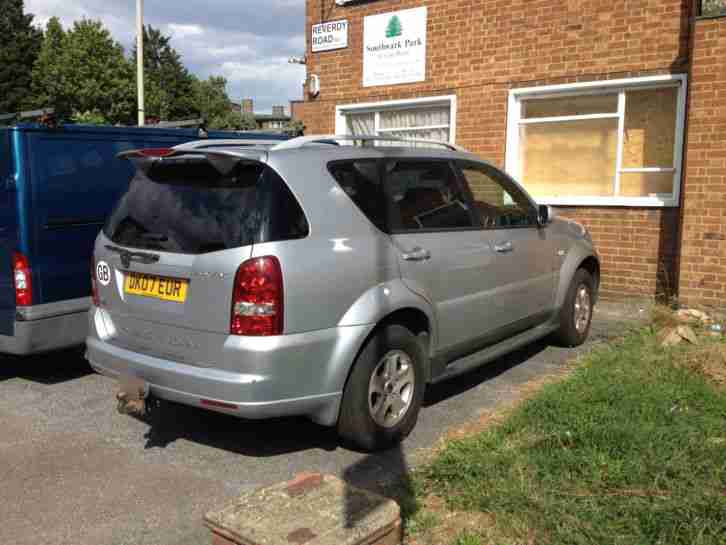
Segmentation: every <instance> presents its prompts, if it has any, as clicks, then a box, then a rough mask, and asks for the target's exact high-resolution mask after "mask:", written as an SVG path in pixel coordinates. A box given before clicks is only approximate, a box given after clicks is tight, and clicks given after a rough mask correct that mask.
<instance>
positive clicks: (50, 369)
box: [0, 348, 93, 385]
mask: <svg viewBox="0 0 726 545" xmlns="http://www.w3.org/2000/svg"><path fill="white" fill-rule="evenodd" d="M83 353H84V349H83V348H72V349H68V350H62V351H57V352H49V353H47V354H38V355H34V356H8V355H3V356H0V382H2V381H5V380H9V379H13V378H20V379H24V380H30V381H33V382H38V383H40V384H48V385H52V384H60V383H63V382H68V381H71V380H76V379H79V378H82V377H85V376H87V375H90V374H91V373H93V369H91V367H90V366H89V365H88V362H87V361H86V359H85V358H84V357H83Z"/></svg>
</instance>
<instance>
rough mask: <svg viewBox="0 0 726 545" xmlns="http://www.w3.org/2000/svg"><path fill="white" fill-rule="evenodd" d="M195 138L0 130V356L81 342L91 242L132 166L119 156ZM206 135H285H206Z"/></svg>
mask: <svg viewBox="0 0 726 545" xmlns="http://www.w3.org/2000/svg"><path fill="white" fill-rule="evenodd" d="M198 138H199V132H198V130H197V129H162V128H141V127H95V126H86V125H61V126H60V127H58V128H47V127H43V126H41V125H37V124H23V125H16V126H13V127H9V128H0V353H8V354H34V353H38V352H46V351H49V350H54V349H58V348H64V347H69V346H74V345H78V344H82V343H83V341H84V340H85V337H86V333H87V329H88V323H87V322H88V319H87V310H88V308H89V307H90V302H91V298H90V294H91V286H90V276H89V275H90V269H89V267H90V262H91V254H92V250H93V242H94V240H95V239H96V235H97V234H98V231H99V230H100V229H101V227H102V226H103V223H104V221H105V218H106V215H107V214H108V213H109V212H110V210H111V208H112V206H113V205H114V203H115V202H116V200H117V199H118V198H119V196H120V195H121V194H122V193H123V192H124V191H125V190H126V188H127V187H128V183H129V181H130V180H131V178H132V176H133V167H132V165H131V164H130V163H129V162H128V161H120V160H118V159H116V155H117V154H118V153H120V152H122V151H126V150H129V149H136V148H168V147H172V146H175V145H178V144H182V143H185V142H189V141H192V140H197V139H198ZM207 138H210V139H221V138H223V139H228V140H235V141H237V140H255V141H256V142H259V141H260V140H284V139H286V138H287V137H286V136H283V135H280V134H261V133H231V132H221V131H210V132H209V133H208V134H207Z"/></svg>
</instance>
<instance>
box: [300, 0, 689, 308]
mask: <svg viewBox="0 0 726 545" xmlns="http://www.w3.org/2000/svg"><path fill="white" fill-rule="evenodd" d="M690 4H691V2H690V0H639V1H637V2H635V1H630V0H510V1H508V2H503V1H501V0H428V1H415V0H386V1H376V2H369V3H362V4H354V5H351V6H347V7H338V6H336V5H335V2H334V0H308V1H307V26H306V36H307V38H308V41H309V37H310V26H311V25H312V24H314V23H317V22H320V21H331V20H335V19H347V20H348V21H349V23H350V33H349V47H348V48H347V49H343V50H338V51H331V52H324V53H316V54H313V53H312V52H311V50H310V44H309V43H308V51H307V57H308V64H307V70H308V73H312V74H317V75H318V76H320V88H321V91H320V95H319V96H318V97H317V98H315V99H310V98H309V97H308V100H307V101H306V102H305V103H304V104H302V105H300V106H299V107H298V108H296V111H297V112H298V114H297V115H299V116H300V118H301V119H303V121H304V123H305V125H306V133H307V134H315V133H332V132H334V131H335V106H336V105H339V104H349V103H355V102H378V101H384V100H394V99H403V98H413V97H421V96H435V95H450V94H455V95H456V96H457V117H456V119H457V131H456V142H457V143H458V144H460V145H462V146H465V147H466V148H468V149H470V150H471V151H473V152H474V153H476V154H478V155H479V156H481V157H483V158H485V159H488V160H490V161H492V162H493V163H495V164H497V165H499V166H504V160H505V149H506V122H507V98H508V93H509V90H510V89H512V88H514V87H522V86H533V85H550V84H557V83H568V82H575V81H592V80H600V79H615V78H623V77H636V76H643V75H654V74H662V73H673V72H676V73H682V72H684V71H686V70H687V68H688V47H689V28H690V27H689V16H688V14H689V6H690ZM423 5H425V6H428V45H427V52H428V59H427V67H426V76H427V79H426V81H425V82H422V83H416V84H404V85H395V86H387V87H367V88H364V87H363V86H362V81H363V73H362V71H363V66H362V58H363V53H362V47H363V46H362V40H363V35H362V34H363V17H364V16H367V15H372V14H375V13H386V12H389V11H395V10H399V9H407V8H412V7H418V6H423ZM566 215H568V216H571V217H574V218H576V219H578V220H580V221H582V222H583V223H585V224H586V225H588V226H589V227H590V228H591V231H592V233H593V238H594V239H595V242H596V244H597V245H598V249H599V250H600V252H601V255H602V257H603V267H604V268H603V291H604V293H605V294H606V295H611V296H615V295H644V296H653V295H656V293H657V292H658V291H659V290H661V289H664V288H668V289H673V288H674V287H675V286H673V283H674V281H673V280H671V279H667V280H664V281H662V282H661V281H659V280H658V274H657V271H658V270H659V269H662V270H663V271H669V272H668V274H669V275H673V274H674V269H675V265H674V263H673V255H674V253H675V240H676V239H675V237H676V233H677V231H678V213H677V211H674V210H672V209H671V210H661V209H656V210H652V209H633V208H609V207H601V208H592V207H587V208H568V209H567V210H566ZM614 231H617V232H614Z"/></svg>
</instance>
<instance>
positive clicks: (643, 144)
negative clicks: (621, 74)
mask: <svg viewBox="0 0 726 545" xmlns="http://www.w3.org/2000/svg"><path fill="white" fill-rule="evenodd" d="M685 79H686V76H684V75H674V76H656V77H652V78H639V79H633V80H617V81H601V82H593V83H584V84H583V83H577V84H572V85H558V86H553V87H545V88H529V89H516V90H513V91H512V92H511V93H510V116H509V127H508V142H507V170H508V171H509V172H510V173H511V174H512V175H513V176H514V177H515V178H517V179H518V180H519V181H521V182H522V184H523V185H524V186H525V188H526V189H527V190H528V191H529V192H530V193H531V194H532V196H534V197H535V198H536V199H537V200H538V201H539V202H542V203H549V204H562V205H567V204H572V205H582V204H584V205H616V206H617V205H621V206H622V205H635V206H637V205H643V206H676V205H677V204H678V194H679V190H680V179H681V164H682V151H683V125H684V116H685V94H686V81H685Z"/></svg>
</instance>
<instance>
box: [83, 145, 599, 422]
mask: <svg viewBox="0 0 726 545" xmlns="http://www.w3.org/2000/svg"><path fill="white" fill-rule="evenodd" d="M220 149H221V148H220ZM220 153H222V152H220ZM223 153H224V154H228V155H237V156H240V157H244V158H247V159H250V160H255V161H259V162H263V163H265V164H267V165H269V167H271V168H272V169H274V170H275V171H276V172H277V173H278V174H279V176H280V177H281V178H282V179H283V180H284V181H285V183H286V184H287V186H288V187H289V189H290V190H291V192H292V193H293V194H294V196H295V198H296V199H297V201H298V202H299V204H300V206H301V207H302V209H303V210H304V213H305V216H306V217H307V220H308V224H309V234H308V236H307V237H306V238H303V239H297V240H287V241H280V242H271V243H262V244H254V245H250V246H245V247H241V248H236V249H231V250H223V251H218V252H211V253H205V254H200V255H186V254H176V253H166V252H155V253H156V254H158V255H159V260H158V262H156V263H152V264H140V263H136V262H134V263H132V264H130V265H129V264H124V263H122V262H121V257H120V254H119V253H118V252H115V251H111V250H109V249H108V248H107V247H108V246H112V245H113V244H114V243H113V242H112V241H110V240H109V239H108V238H107V236H106V235H105V234H104V233H103V232H102V233H101V234H100V235H99V236H98V239H97V241H96V247H95V259H96V262H99V261H101V260H102V261H105V262H106V263H108V264H109V266H110V268H111V270H112V275H111V279H110V282H109V284H108V285H107V286H101V285H99V286H98V290H99V297H100V299H101V306H94V307H92V310H91V312H90V318H89V319H90V334H89V337H88V339H87V349H88V351H87V357H88V359H89V361H90V363H91V365H92V366H93V367H94V369H96V370H97V371H99V372H100V373H103V374H106V375H110V376H126V375H132V376H135V377H138V378H140V379H142V380H143V381H145V382H146V383H147V384H148V385H149V388H150V390H151V392H152V393H153V394H154V395H156V396H158V397H159V398H163V399H168V400H172V401H177V402H181V403H185V404H189V405H193V406H200V407H204V408H207V409H211V410H217V411H220V412H225V413H228V414H235V415H237V416H240V417H245V418H266V417H275V416H283V415H307V416H309V417H310V418H312V419H313V420H315V421H316V422H319V423H321V424H325V425H333V424H335V422H336V421H337V418H338V413H339V408H340V401H341V396H342V392H343V389H344V386H345V383H346V379H347V377H348V376H349V373H350V370H351V368H352V366H353V365H354V362H355V359H356V356H357V354H358V353H359V351H360V350H361V347H362V346H363V345H364V343H365V341H366V339H368V338H369V336H370V335H371V333H372V332H373V331H374V329H375V328H376V327H377V326H378V325H379V324H381V323H383V322H385V321H386V320H390V319H391V317H392V316H394V317H399V318H401V319H403V320H410V321H413V323H415V324H417V327H414V329H416V331H415V332H416V333H421V332H422V331H423V330H424V329H425V330H426V333H427V334H422V335H421V339H422V342H426V343H427V347H426V348H427V352H428V355H429V361H428V362H427V365H428V369H427V374H428V376H427V379H428V382H436V381H439V380H442V379H444V378H447V377H450V376H453V375H455V374H458V373H461V372H464V371H466V370H468V369H471V368H473V367H476V366H478V365H481V364H482V363H485V362H486V361H489V360H491V359H493V358H495V357H498V356H499V355H501V354H503V353H505V352H507V351H510V350H513V349H514V348H517V347H519V346H521V345H523V344H526V343H529V342H532V341H534V340H536V339H537V338H541V337H544V336H546V335H547V334H549V333H551V332H552V331H554V330H555V329H556V328H557V327H558V323H559V310H560V308H561V307H562V305H563V302H564V298H565V295H566V292H567V290H568V287H569V285H570V283H571V279H572V277H573V275H574V273H575V271H576V270H577V269H578V267H581V266H583V264H586V265H587V266H589V267H590V268H591V269H592V271H593V273H594V274H595V276H596V281H597V272H598V271H599V265H598V258H597V254H596V251H595V249H594V248H593V245H592V242H591V240H590V238H589V236H588V235H587V232H586V231H585V229H584V228H582V227H581V226H579V225H578V224H576V223H574V222H570V221H567V220H563V219H559V218H554V219H553V220H551V221H549V222H547V223H546V225H541V226H538V227H533V228H529V229H521V228H520V229H499V230H487V229H475V230H468V231H463V232H462V231H457V232H453V233H452V232H421V233H404V234H394V235H389V234H386V233H383V232H382V231H380V230H379V229H378V228H377V227H375V226H374V225H373V224H372V223H371V221H369V219H368V218H367V217H366V216H365V215H364V214H363V213H362V212H361V210H360V209H359V208H358V207H357V206H356V205H355V204H354V203H353V202H352V201H351V199H350V197H349V196H348V195H347V194H346V193H345V192H344V191H343V190H342V189H341V187H340V186H339V185H338V183H337V182H336V180H335V179H334V178H333V177H332V176H331V174H330V172H329V170H328V165H329V163H331V162H334V161H339V160H351V159H383V158H402V159H405V158H425V159H427V160H428V159H434V160H447V161H448V160H466V161H469V162H473V163H477V164H486V163H484V162H482V161H481V160H479V159H478V158H477V157H476V156H474V155H472V154H469V153H466V152H463V151H459V150H447V149H442V150H436V149H424V150H422V149H413V148H403V147H401V148H375V147H355V146H336V145H326V144H319V145H315V144H314V143H306V142H301V143H300V144H299V146H296V145H295V141H291V142H288V143H285V145H282V146H278V147H276V148H275V147H273V148H271V149H262V148H260V149H249V148H247V149H243V148H239V149H233V148H230V147H225V148H224V150H223ZM532 206H535V204H534V202H532ZM502 245H505V246H507V248H508V251H504V252H502V251H498V250H501V249H502ZM423 249H425V250H424V251H426V252H428V255H429V259H423V260H418V259H416V255H415V252H417V251H420V250H423ZM129 250H131V251H133V248H129ZM412 252H413V255H412ZM256 256H275V257H277V258H278V259H279V261H280V264H281V268H282V271H283V277H284V309H285V310H284V334H282V335H278V336H270V337H249V336H234V335H230V334H229V320H230V305H231V297H232V290H233V282H234V278H235V273H236V271H237V268H238V267H239V265H240V263H242V262H243V261H245V260H246V259H249V258H251V257H256ZM412 257H413V258H412ZM125 265H126V266H125ZM129 269H131V270H138V271H143V272H145V273H150V274H156V275H161V276H168V277H181V278H188V279H189V282H190V283H189V291H188V298H187V300H186V302H185V303H184V304H182V305H179V304H177V303H167V302H164V301H158V300H153V299H149V298H143V297H136V296H131V295H128V294H126V293H124V289H123V280H124V275H125V274H126V272H127V271H128V270H129ZM202 400H212V401H213V402H215V403H212V404H211V406H210V403H208V402H206V403H205V402H203V401H202Z"/></svg>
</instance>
